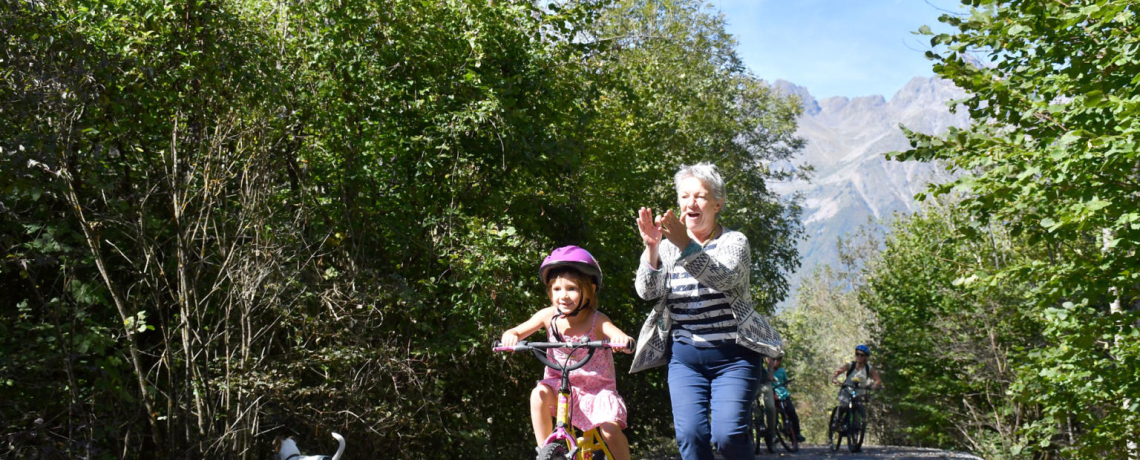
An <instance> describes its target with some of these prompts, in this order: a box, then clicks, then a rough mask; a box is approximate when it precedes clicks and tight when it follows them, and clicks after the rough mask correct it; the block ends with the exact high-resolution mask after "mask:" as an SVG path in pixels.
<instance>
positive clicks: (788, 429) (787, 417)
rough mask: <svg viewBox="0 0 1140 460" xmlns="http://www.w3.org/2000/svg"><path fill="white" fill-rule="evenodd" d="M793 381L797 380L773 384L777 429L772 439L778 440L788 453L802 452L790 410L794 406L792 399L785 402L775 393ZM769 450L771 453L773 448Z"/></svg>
mask: <svg viewBox="0 0 1140 460" xmlns="http://www.w3.org/2000/svg"><path fill="white" fill-rule="evenodd" d="M793 380H795V379H788V381H787V382H784V383H783V384H779V383H773V384H772V393H773V397H772V399H774V400H775V401H776V429H775V430H774V431H773V432H772V437H774V438H776V440H777V441H779V442H780V445H781V446H784V450H786V451H788V452H796V451H798V450H800V441H799V438H797V437H796V429H795V427H794V426H793V425H792V417H791V412H790V410H789V406H791V405H792V399H791V397H789V398H788V400H787V401H784V400H781V399H780V398H777V397H775V394H774V393H775V392H776V388H779V387H785V388H786V387H787V386H788V384H789V383H792V381H793ZM768 450H769V452H771V450H772V448H771V447H770V446H769V447H768Z"/></svg>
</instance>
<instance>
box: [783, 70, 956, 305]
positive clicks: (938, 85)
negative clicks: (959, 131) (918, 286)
mask: <svg viewBox="0 0 1140 460" xmlns="http://www.w3.org/2000/svg"><path fill="white" fill-rule="evenodd" d="M773 86H774V87H775V88H777V89H778V90H780V91H781V92H783V93H786V94H794V95H797V96H799V98H800V100H801V101H802V103H803V105H804V113H803V115H801V117H800V119H799V128H798V135H799V136H801V137H803V138H804V139H806V140H807V146H806V147H805V148H804V150H803V152H802V153H801V154H800V155H799V156H798V157H797V158H796V159H794V161H792V162H791V163H788V164H782V165H773V166H775V167H785V168H790V167H794V166H793V164H804V163H806V164H809V165H812V166H813V167H814V168H815V171H814V173H813V174H812V178H811V180H810V182H803V181H796V182H788V183H779V184H773V187H774V189H775V190H777V191H778V192H779V193H780V194H781V195H784V196H791V195H793V194H796V193H798V194H800V195H801V196H802V199H803V204H804V214H803V219H804V226H805V229H806V231H807V236H808V238H807V240H806V241H804V242H802V243H801V244H800V254H801V256H802V257H803V265H802V266H801V268H800V270H799V271H798V272H797V273H796V274H795V275H793V278H792V283H793V286H798V283H799V280H800V279H801V278H802V277H804V276H806V275H807V274H810V273H811V271H812V270H813V269H814V267H815V265H816V264H819V263H827V264H830V265H832V266H838V251H837V250H836V245H835V243H836V240H837V238H839V237H841V236H844V235H846V234H849V233H853V232H854V231H855V230H857V229H858V227H859V226H860V225H863V224H866V223H867V222H868V219H869V218H874V219H876V220H879V221H880V222H886V221H889V219H890V218H891V216H893V215H894V214H895V213H896V212H898V213H911V212H913V211H915V210H916V207H917V206H916V203H915V201H914V195H915V194H916V193H918V192H920V191H922V190H924V189H925V187H926V185H927V184H928V183H930V182H931V181H944V180H947V179H948V178H949V174H948V173H947V172H946V171H945V170H944V169H943V168H941V167H939V166H938V165H935V164H931V163H921V162H913V161H908V162H898V161H890V160H887V159H886V158H885V157H884V155H883V154H884V153H886V152H891V151H896V150H905V149H907V148H908V147H909V143H908V142H907V140H906V137H905V136H903V133H902V130H901V129H899V124H902V125H904V126H906V127H907V128H908V129H911V130H915V131H919V132H923V133H928V134H937V133H941V132H943V131H945V130H946V128H948V127H950V126H959V127H964V126H967V125H968V123H969V117H968V115H967V114H966V112H965V110H961V111H959V113H957V114H953V113H950V110H949V107H948V106H947V105H946V103H947V102H948V101H951V100H953V99H961V98H962V97H964V95H965V93H964V92H963V91H961V90H960V89H958V88H957V87H955V86H954V85H953V84H952V83H950V82H948V81H946V80H941V79H937V78H921V77H916V78H914V79H912V80H911V81H910V82H909V83H908V84H907V85H906V86H905V87H903V88H902V89H901V90H899V91H898V92H897V93H895V95H894V96H893V97H891V99H890V100H887V99H885V98H883V96H866V97H857V98H852V99H848V98H846V97H830V98H826V99H823V100H818V101H817V100H816V99H815V98H814V97H812V95H811V94H810V93H809V92H808V90H807V89H806V88H803V87H800V86H796V85H794V84H792V83H789V82H787V81H783V80H777V81H776V82H775V83H774V84H773Z"/></svg>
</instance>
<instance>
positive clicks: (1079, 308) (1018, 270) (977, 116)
mask: <svg viewBox="0 0 1140 460" xmlns="http://www.w3.org/2000/svg"><path fill="white" fill-rule="evenodd" d="M963 4H965V5H968V6H970V7H971V9H970V13H969V14H968V15H964V16H956V15H946V16H943V17H942V19H941V20H942V21H943V22H945V23H947V24H949V25H951V26H953V27H955V28H956V29H957V30H956V31H955V32H953V33H947V34H940V35H935V36H934V37H933V38H932V44H934V45H941V46H944V47H945V48H943V51H940V52H938V53H933V52H932V53H931V54H930V57H931V58H932V59H933V60H934V61H935V63H936V64H935V66H934V70H935V72H936V73H938V74H939V75H940V76H942V77H944V78H947V79H949V80H951V81H953V82H954V83H955V84H956V85H958V86H959V87H961V88H963V89H965V90H966V91H968V93H969V97H968V98H966V99H965V100H963V101H959V102H960V103H961V104H963V106H964V109H963V110H968V111H969V113H970V115H971V117H972V118H973V120H974V123H973V125H972V126H971V127H970V128H968V129H960V130H959V129H950V130H949V131H948V132H947V133H946V134H944V135H941V136H926V135H921V134H918V133H911V134H910V135H911V140H912V146H913V149H912V150H910V151H908V152H904V153H901V154H898V155H896V156H895V158H897V159H920V160H939V161H943V162H945V163H946V164H948V165H950V166H952V167H954V168H956V169H958V170H959V171H961V172H963V173H964V174H962V175H961V176H960V179H958V180H957V181H955V182H954V183H951V184H946V185H943V186H940V187H937V188H936V190H935V194H946V193H949V192H950V191H952V190H958V191H959V192H960V194H961V201H960V203H959V207H958V208H957V209H956V210H954V211H952V212H951V213H950V214H953V215H952V216H950V217H947V218H945V219H943V220H944V221H945V223H941V224H940V223H938V222H939V219H927V220H919V221H916V222H914V223H912V224H908V225H909V227H904V228H902V229H900V230H902V231H904V234H903V235H901V236H899V237H898V238H897V240H895V242H894V243H892V244H891V245H888V248H889V249H888V252H889V253H892V254H893V255H889V256H886V258H885V261H884V263H883V264H882V265H880V266H881V267H886V268H885V269H884V270H883V271H882V272H880V273H878V274H877V275H874V276H872V277H871V280H872V281H871V285H872V290H871V292H870V293H869V294H868V295H869V297H868V298H867V299H868V301H869V302H871V303H873V304H874V305H877V307H873V309H875V310H877V313H878V315H879V320H880V321H882V323H883V330H882V334H883V335H882V340H883V342H884V347H886V348H889V350H890V352H891V353H892V354H891V355H890V360H891V362H892V364H891V368H892V369H894V370H895V371H896V372H898V373H899V374H897V375H895V376H893V378H898V379H902V380H903V381H905V382H908V383H907V384H905V385H904V386H903V387H902V388H898V389H897V391H901V392H903V393H901V394H899V401H900V403H905V404H907V405H909V406H908V407H910V409H911V412H912V414H911V415H912V416H913V417H915V418H914V419H915V420H921V421H922V422H923V423H915V424H912V426H914V427H915V428H913V429H911V430H910V433H909V434H910V435H912V436H914V437H913V438H912V439H913V440H917V441H919V442H937V443H940V444H944V443H949V441H950V440H952V439H954V440H957V442H958V443H959V444H965V443H966V442H967V441H968V442H970V443H973V442H976V441H977V440H979V439H981V438H982V437H981V436H980V434H981V433H984V432H987V431H988V432H989V433H990V435H991V436H992V437H994V438H995V439H996V440H995V441H994V442H993V443H992V444H993V445H995V446H997V447H996V449H997V450H998V451H1001V455H1002V456H1005V455H1009V456H1017V455H1031V456H1034V457H1046V456H1063V457H1066V458H1125V457H1128V456H1130V455H1131V456H1135V455H1136V451H1137V447H1136V445H1135V441H1136V440H1137V439H1140V431H1138V430H1140V340H1138V339H1140V323H1138V321H1140V311H1138V309H1137V303H1138V300H1140V299H1138V295H1140V283H1138V279H1140V262H1138V259H1137V257H1136V250H1137V247H1138V246H1140V213H1138V212H1137V209H1140V195H1138V194H1137V190H1140V174H1138V172H1140V162H1138V151H1140V137H1138V136H1140V134H1138V133H1140V117H1138V113H1137V110H1136V108H1137V101H1140V85H1138V83H1140V77H1137V75H1140V54H1138V50H1140V34H1138V33H1137V29H1136V28H1137V25H1138V24H1137V20H1138V18H1140V15H1138V14H1137V13H1138V11H1137V8H1140V3H1137V2H1135V1H1129V0H1101V1H1072V2H1061V1H1046V0H1022V1H995V0H988V1H978V0H974V1H964V2H963ZM922 32H924V33H930V32H929V30H928V29H923V30H922ZM979 56H980V57H979ZM940 238H945V240H941V241H940ZM912 317H913V318H912ZM955 317H957V319H955ZM970 322H973V323H974V324H968V323H970ZM922 324H927V325H928V326H926V327H924V328H921V329H920V330H918V331H916V330H914V329H908V328H909V327H914V326H920V325H922ZM987 341H988V342H989V343H986V342H987ZM987 347H988V348H990V349H989V350H987V349H986V348H987ZM904 372H905V373H907V374H903V373H904ZM978 379H992V380H991V381H990V382H983V381H981V380H978ZM947 395H951V396H954V397H959V395H960V396H961V397H962V398H963V399H962V402H961V403H957V402H955V403H953V404H955V405H958V407H957V409H951V408H949V407H947V405H946V404H947V401H945V398H946V396H947ZM981 396H985V397H986V398H987V402H986V403H985V404H984V405H978V403H980V401H977V398H978V397H981ZM1003 397H1008V398H1009V400H1002V399H1001V398H1003ZM939 399H942V400H943V401H941V402H939V401H938V400H939ZM967 406H971V407H967ZM924 412H925V413H924ZM975 415H980V416H979V417H976V420H973V421H970V420H969V418H970V416H975ZM1010 417H1014V418H1012V419H1011V418H1010ZM1011 422H1012V423H1013V424H1012V425H1011V424H1010V423H1011ZM921 430H929V432H925V433H924V432H920V431H921ZM954 430H958V431H960V433H958V434H954V433H953V431H954ZM936 431H942V432H943V434H938V433H937V432H936Z"/></svg>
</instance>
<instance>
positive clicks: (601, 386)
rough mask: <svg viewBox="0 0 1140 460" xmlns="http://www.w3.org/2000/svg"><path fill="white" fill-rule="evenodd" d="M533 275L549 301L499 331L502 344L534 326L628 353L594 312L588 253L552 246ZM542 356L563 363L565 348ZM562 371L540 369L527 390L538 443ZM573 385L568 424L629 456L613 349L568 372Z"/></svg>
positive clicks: (560, 338) (627, 344)
mask: <svg viewBox="0 0 1140 460" xmlns="http://www.w3.org/2000/svg"><path fill="white" fill-rule="evenodd" d="M539 276H540V277H541V278H542V282H543V284H545V285H546V293H547V295H549V296H550V302H551V304H552V305H551V306H549V307H547V308H544V309H542V310H540V311H539V312H538V313H535V315H534V316H532V317H531V318H530V319H528V320H526V322H524V323H522V324H520V325H518V326H515V327H513V328H511V329H509V330H507V331H506V332H504V333H503V337H502V343H503V346H508V347H510V346H514V345H515V344H516V343H518V341H519V340H520V339H525V338H527V337H528V336H530V335H531V334H533V333H535V332H537V331H538V330H539V329H542V328H544V327H545V328H546V331H547V338H548V340H549V341H552V342H573V341H577V340H581V339H586V340H601V339H602V338H605V339H606V340H608V341H609V342H610V343H612V344H614V345H616V346H620V347H623V348H621V350H623V351H625V352H626V353H630V352H631V346H632V344H633V339H632V338H630V337H629V336H628V335H626V334H625V333H624V332H622V331H621V329H618V328H617V326H614V323H613V322H612V321H610V318H609V317H608V316H606V315H605V314H604V313H602V312H600V311H598V304H597V292H598V290H600V289H601V288H602V269H601V267H599V266H598V262H597V261H596V260H594V256H592V255H590V253H589V252H586V250H585V249H582V248H579V247H577V246H566V247H561V248H558V249H555V250H554V252H551V253H550V256H548V257H547V258H546V260H543V261H542V266H541V267H539ZM585 354H586V350H576V351H575V352H574V355H573V357H574V358H578V359H580V356H579V355H582V356H585ZM547 356H549V357H550V358H551V360H553V361H557V362H563V361H564V360H565V359H566V352H565V351H564V350H562V349H558V350H550V351H548V352H547ZM561 377H562V375H561V374H560V373H559V372H558V371H555V370H554V369H551V368H549V367H547V368H546V372H545V374H544V375H543V379H542V380H541V381H539V382H538V385H537V386H535V388H534V390H533V391H531V393H530V418H531V424H532V425H533V426H534V438H535V440H536V442H537V443H538V445H539V446H541V445H542V443H543V442H545V441H546V436H547V435H549V434H550V432H551V430H553V429H554V422H553V419H552V418H553V417H554V411H555V405H556V404H557V402H558V396H557V388H558V384H559V380H560V379H561ZM570 384H571V386H573V390H572V394H571V398H572V399H571V400H572V401H574V403H575V405H574V406H573V408H572V409H571V411H572V412H571V419H572V420H573V423H574V426H576V427H578V428H579V429H581V430H583V431H585V430H590V429H593V428H595V427H597V428H598V431H600V432H601V434H602V439H604V440H605V442H606V445H607V446H609V449H610V453H611V454H613V456H614V458H616V459H617V460H628V459H629V442H628V441H627V440H626V438H625V434H623V433H622V431H621V430H622V429H623V428H625V426H626V411H625V401H624V400H623V399H622V398H621V396H619V395H618V393H617V384H616V380H615V378H614V359H613V353H612V352H611V351H610V350H608V349H600V350H598V351H597V352H595V353H594V357H593V359H591V360H590V362H589V363H587V364H586V365H585V366H583V367H581V368H579V369H576V370H573V371H570Z"/></svg>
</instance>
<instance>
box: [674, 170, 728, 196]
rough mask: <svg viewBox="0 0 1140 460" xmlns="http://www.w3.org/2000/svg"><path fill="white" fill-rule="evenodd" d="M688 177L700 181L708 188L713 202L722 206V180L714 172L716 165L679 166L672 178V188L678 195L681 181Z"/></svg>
mask: <svg viewBox="0 0 1140 460" xmlns="http://www.w3.org/2000/svg"><path fill="white" fill-rule="evenodd" d="M690 177H696V178H697V179H700V181H701V183H702V184H704V185H705V187H708V189H709V192H710V193H712V199H713V201H716V202H718V203H721V204H724V202H725V196H724V179H721V177H720V173H719V172H717V170H716V165H714V164H712V163H708V162H701V163H697V164H695V165H681V169H678V170H677V174H676V175H674V176H673V188H674V189H675V190H676V191H677V193H678V194H679V193H681V181H683V180H685V179H688V178H690Z"/></svg>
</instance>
